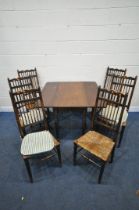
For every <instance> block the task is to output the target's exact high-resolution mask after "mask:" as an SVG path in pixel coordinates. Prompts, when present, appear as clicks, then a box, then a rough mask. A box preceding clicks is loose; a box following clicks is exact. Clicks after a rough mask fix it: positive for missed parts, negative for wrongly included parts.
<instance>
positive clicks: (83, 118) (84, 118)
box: [82, 108, 87, 134]
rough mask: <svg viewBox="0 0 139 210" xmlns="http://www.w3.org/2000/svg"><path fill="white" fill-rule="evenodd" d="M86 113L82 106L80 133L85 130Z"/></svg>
mask: <svg viewBox="0 0 139 210" xmlns="http://www.w3.org/2000/svg"><path fill="white" fill-rule="evenodd" d="M86 113H87V109H86V108H84V109H83V113H82V133H83V134H84V133H85V130H86Z"/></svg>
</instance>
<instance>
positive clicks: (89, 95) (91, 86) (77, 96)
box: [42, 82, 98, 130]
mask: <svg viewBox="0 0 139 210" xmlns="http://www.w3.org/2000/svg"><path fill="white" fill-rule="evenodd" d="M97 89H98V87H97V84H96V82H48V83H46V84H45V86H44V88H43V89H42V97H43V101H44V106H45V107H47V108H54V110H55V113H56V119H57V116H58V110H59V109H61V108H62V109H63V108H70V109H71V108H80V109H82V110H83V130H84V129H85V127H86V110H87V108H93V107H94V106H95V101H96V96H97ZM57 124H58V119H57V120H56V127H57Z"/></svg>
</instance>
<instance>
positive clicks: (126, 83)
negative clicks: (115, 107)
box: [111, 75, 137, 147]
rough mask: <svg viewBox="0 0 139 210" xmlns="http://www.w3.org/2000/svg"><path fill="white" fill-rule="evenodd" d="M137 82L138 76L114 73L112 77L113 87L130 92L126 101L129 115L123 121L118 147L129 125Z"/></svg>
mask: <svg viewBox="0 0 139 210" xmlns="http://www.w3.org/2000/svg"><path fill="white" fill-rule="evenodd" d="M136 83H137V76H136V77H129V76H122V77H121V76H116V75H114V76H113V78H112V83H111V89H113V90H116V91H119V92H122V93H127V94H128V98H127V102H126V109H125V112H126V115H127V117H126V118H125V120H124V121H123V122H122V127H121V133H120V138H119V143H118V147H120V145H121V141H122V138H123V135H124V131H125V128H126V125H127V118H128V111H129V108H130V105H131V101H132V97H133V94H134V90H135V86H136Z"/></svg>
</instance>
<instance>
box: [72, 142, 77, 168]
mask: <svg viewBox="0 0 139 210" xmlns="http://www.w3.org/2000/svg"><path fill="white" fill-rule="evenodd" d="M76 155H77V144H75V143H74V151H73V164H74V165H76Z"/></svg>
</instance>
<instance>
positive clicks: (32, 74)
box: [17, 68, 40, 88]
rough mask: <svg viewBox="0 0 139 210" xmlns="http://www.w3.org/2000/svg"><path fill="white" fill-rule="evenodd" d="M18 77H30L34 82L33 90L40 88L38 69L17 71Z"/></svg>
mask: <svg viewBox="0 0 139 210" xmlns="http://www.w3.org/2000/svg"><path fill="white" fill-rule="evenodd" d="M17 73H18V77H20V78H24V77H30V78H31V80H32V85H33V86H32V88H39V87H40V85H39V79H38V74H37V69H36V68H34V69H30V70H17Z"/></svg>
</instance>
